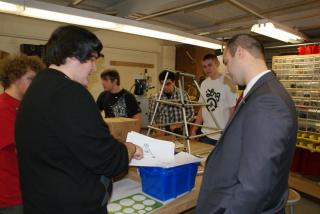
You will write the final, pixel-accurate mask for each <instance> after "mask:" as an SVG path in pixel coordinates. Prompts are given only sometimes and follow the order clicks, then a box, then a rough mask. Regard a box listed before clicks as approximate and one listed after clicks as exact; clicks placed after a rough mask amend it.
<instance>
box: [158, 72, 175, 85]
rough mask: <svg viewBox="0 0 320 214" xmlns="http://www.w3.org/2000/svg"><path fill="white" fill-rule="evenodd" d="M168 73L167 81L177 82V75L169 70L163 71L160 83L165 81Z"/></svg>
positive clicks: (160, 75)
mask: <svg viewBox="0 0 320 214" xmlns="http://www.w3.org/2000/svg"><path fill="white" fill-rule="evenodd" d="M167 72H168V77H167V80H171V81H175V80H176V75H175V73H173V72H172V71H169V70H163V71H161V73H160V74H159V81H160V82H162V81H164V79H165V77H166V74H167Z"/></svg>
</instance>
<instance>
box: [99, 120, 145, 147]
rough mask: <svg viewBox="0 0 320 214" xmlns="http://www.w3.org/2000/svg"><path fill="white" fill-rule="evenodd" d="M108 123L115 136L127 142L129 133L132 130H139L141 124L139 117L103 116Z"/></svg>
mask: <svg viewBox="0 0 320 214" xmlns="http://www.w3.org/2000/svg"><path fill="white" fill-rule="evenodd" d="M103 119H104V121H105V122H106V123H107V125H108V127H109V130H110V132H111V134H112V135H113V137H114V138H116V139H117V140H119V141H120V142H125V141H126V139H127V134H128V132H130V131H136V132H139V129H140V124H139V121H138V120H137V119H132V118H125V117H115V118H103Z"/></svg>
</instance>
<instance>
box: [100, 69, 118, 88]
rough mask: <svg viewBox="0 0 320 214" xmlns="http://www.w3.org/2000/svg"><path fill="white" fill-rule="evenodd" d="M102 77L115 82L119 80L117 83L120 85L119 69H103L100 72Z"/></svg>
mask: <svg viewBox="0 0 320 214" xmlns="http://www.w3.org/2000/svg"><path fill="white" fill-rule="evenodd" d="M100 77H101V79H103V80H110V81H111V82H114V81H115V80H117V85H120V75H119V72H118V71H117V70H112V69H108V70H105V71H103V72H102V73H101V74H100Z"/></svg>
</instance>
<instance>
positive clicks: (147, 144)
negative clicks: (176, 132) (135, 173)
mask: <svg viewBox="0 0 320 214" xmlns="http://www.w3.org/2000/svg"><path fill="white" fill-rule="evenodd" d="M127 142H131V143H133V144H135V145H138V146H140V147H141V148H142V149H143V158H142V159H141V160H136V159H132V160H131V162H130V166H161V167H164V166H166V165H167V164H170V163H174V148H175V144H174V143H172V142H170V141H165V140H158V139H155V138H152V137H148V136H145V135H143V134H139V133H137V132H133V131H131V132H129V133H128V135H127Z"/></svg>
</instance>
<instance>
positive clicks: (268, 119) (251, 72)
mask: <svg viewBox="0 0 320 214" xmlns="http://www.w3.org/2000/svg"><path fill="white" fill-rule="evenodd" d="M223 57H224V59H223V60H224V64H225V65H226V68H227V72H228V73H229V74H230V76H231V78H232V80H233V81H234V83H235V84H238V85H247V86H246V89H245V91H244V96H243V99H242V101H241V102H240V103H239V105H238V106H237V109H236V110H235V112H234V114H233V116H232V118H231V119H230V121H229V123H228V124H227V125H226V127H225V130H224V132H223V134H222V136H221V138H220V140H219V141H218V144H217V146H216V148H215V150H214V151H213V152H212V153H211V154H210V155H209V157H208V159H207V162H206V169H205V173H204V176H203V181H202V187H201V190H200V194H199V199H198V204H197V213H201V214H204V213H210V214H212V213H215V214H218V213H236V214H257V213H270V214H271V213H272V214H274V213H284V207H285V204H286V201H287V197H288V175H289V168H290V163H291V159H292V155H293V152H294V147H295V143H296V133H297V119H296V111H295V107H294V103H293V101H292V99H291V97H290V96H289V94H288V93H287V92H286V90H285V89H284V87H283V86H282V85H281V83H280V82H279V81H278V80H277V79H276V77H275V75H274V74H273V73H272V72H271V71H270V70H268V69H267V66H266V63H265V60H264V50H263V45H262V44H261V43H260V42H259V41H258V40H257V39H255V38H254V37H252V36H250V35H247V34H239V35H236V36H234V37H233V38H231V39H230V40H229V42H228V43H227V46H226V49H225V51H224V56H223Z"/></svg>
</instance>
